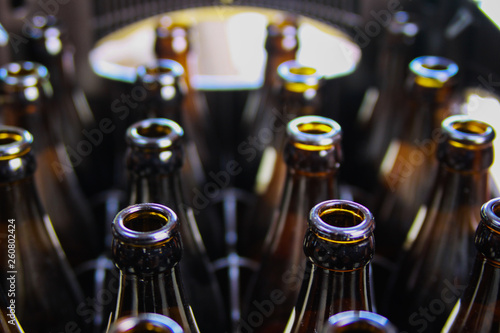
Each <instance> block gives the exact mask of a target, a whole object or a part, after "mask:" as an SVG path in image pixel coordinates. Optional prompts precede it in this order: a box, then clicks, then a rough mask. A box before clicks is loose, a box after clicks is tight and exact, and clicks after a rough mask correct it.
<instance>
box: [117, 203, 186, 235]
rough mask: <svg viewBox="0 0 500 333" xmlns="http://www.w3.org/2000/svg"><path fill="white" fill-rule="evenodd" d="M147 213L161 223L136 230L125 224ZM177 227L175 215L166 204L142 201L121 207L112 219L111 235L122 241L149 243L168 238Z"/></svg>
mask: <svg viewBox="0 0 500 333" xmlns="http://www.w3.org/2000/svg"><path fill="white" fill-rule="evenodd" d="M144 215H148V216H149V217H150V218H154V219H156V220H158V222H161V223H163V225H161V226H159V227H157V228H155V229H152V230H149V231H138V230H134V229H131V228H129V227H128V226H127V224H128V223H129V222H130V221H132V220H134V219H137V218H142V217H143V216H144ZM176 228H177V215H176V214H175V213H174V211H173V210H172V209H170V208H168V207H167V206H164V205H161V204H157V203H142V204H135V205H131V206H128V207H126V208H124V209H122V210H121V211H120V212H118V214H117V215H116V217H115V219H114V220H113V224H112V230H113V235H114V236H115V237H117V238H119V239H120V240H122V241H125V242H127V243H132V244H138V245H151V244H156V243H161V242H163V241H166V240H168V239H170V238H171V237H172V236H173V232H174V231H175V230H176Z"/></svg>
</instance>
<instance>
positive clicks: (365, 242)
mask: <svg viewBox="0 0 500 333" xmlns="http://www.w3.org/2000/svg"><path fill="white" fill-rule="evenodd" d="M374 227H375V222H374V219H373V216H372V214H371V213H370V211H369V210H368V209H366V208H365V207H364V206H362V205H360V204H357V203H354V202H352V201H347V200H328V201H324V202H321V203H319V204H317V205H316V206H314V208H313V209H312V210H311V212H310V214H309V228H308V229H307V232H306V236H305V238H304V253H305V254H306V256H307V260H306V262H305V263H306V265H305V268H304V278H303V280H302V286H301V289H300V294H299V298H298V300H297V303H296V305H295V307H294V308H293V310H292V311H291V315H290V319H289V321H288V323H287V325H286V329H285V331H284V332H290V333H291V332H293V333H302V332H321V331H322V329H323V328H324V326H325V323H326V322H327V320H328V319H329V318H330V317H331V316H333V315H334V314H337V313H339V312H343V311H348V310H363V311H372V312H373V311H374V310H375V309H374V303H373V299H372V295H371V294H372V282H371V274H370V261H371V259H372V257H373V253H374V251H375V242H374V236H373V229H374ZM269 332H274V331H269Z"/></svg>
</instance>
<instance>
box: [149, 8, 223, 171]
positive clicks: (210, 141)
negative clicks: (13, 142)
mask: <svg viewBox="0 0 500 333" xmlns="http://www.w3.org/2000/svg"><path fill="white" fill-rule="evenodd" d="M155 32H156V36H155V37H156V38H155V55H156V58H157V62H158V63H159V64H160V66H161V63H162V61H163V60H165V59H169V60H174V61H176V62H177V63H179V64H180V65H181V66H182V68H183V69H184V73H183V75H182V81H183V85H184V87H183V97H184V98H183V100H182V108H183V114H182V117H183V119H182V120H178V119H174V118H172V119H173V120H175V121H177V122H178V123H179V124H181V126H182V127H184V129H185V130H186V133H187V134H188V136H189V137H190V138H191V139H192V140H193V142H194V143H195V145H196V148H197V150H198V155H199V156H200V158H201V163H202V165H203V167H204V169H205V170H212V171H214V170H219V160H218V158H217V157H218V156H219V155H220V151H219V146H220V144H219V142H217V139H218V135H217V133H216V132H215V131H214V125H215V123H214V122H213V117H212V115H211V114H210V109H209V105H208V101H207V98H206V95H205V93H204V92H202V91H200V90H199V89H197V88H196V87H193V85H192V82H191V81H192V78H191V75H192V73H191V72H192V71H191V67H192V66H191V65H192V62H193V59H192V57H193V54H192V50H191V40H190V26H189V25H188V24H184V23H179V22H176V21H175V20H173V18H172V17H171V16H169V15H164V16H162V17H161V18H160V19H159V21H158V25H157V27H156V30H155ZM156 117H165V115H157V116H156ZM167 118H169V117H167ZM190 149H191V148H190Z"/></svg>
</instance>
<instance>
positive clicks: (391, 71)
mask: <svg viewBox="0 0 500 333" xmlns="http://www.w3.org/2000/svg"><path fill="white" fill-rule="evenodd" d="M415 21H416V18H415V17H414V15H411V14H410V13H408V12H397V13H395V14H394V15H393V16H392V19H391V22H390V23H389V24H388V26H387V27H386V30H385V34H384V36H383V39H382V45H381V46H380V54H379V55H378V58H377V67H376V82H375V86H373V87H371V88H369V89H368V90H367V91H366V93H365V96H364V99H363V101H362V103H361V108H360V110H359V112H358V118H357V119H356V130H357V134H358V135H359V138H358V139H359V141H358V145H359V146H358V147H359V150H357V151H356V152H355V156H356V166H357V167H356V168H353V169H354V170H355V171H356V173H355V174H353V175H352V176H351V177H352V182H353V183H355V184H357V185H358V186H360V187H362V188H364V189H365V190H368V191H370V190H371V189H372V187H373V186H374V185H375V181H376V179H377V172H378V168H379V167H380V164H381V163H382V159H383V157H384V154H385V152H386V151H387V148H388V147H389V144H390V142H391V140H392V139H394V137H395V136H396V135H397V133H398V130H400V129H401V126H402V123H401V119H402V116H403V115H404V112H401V110H402V107H403V105H404V100H405V98H406V94H407V91H406V90H405V79H406V77H407V74H408V64H409V63H410V61H411V60H412V59H413V58H414V57H415V53H416V50H415V49H416V47H417V45H416V43H415V39H416V36H417V34H418V30H419V28H418V25H417V23H416V22H415ZM347 172H349V171H347ZM367 200H368V199H367Z"/></svg>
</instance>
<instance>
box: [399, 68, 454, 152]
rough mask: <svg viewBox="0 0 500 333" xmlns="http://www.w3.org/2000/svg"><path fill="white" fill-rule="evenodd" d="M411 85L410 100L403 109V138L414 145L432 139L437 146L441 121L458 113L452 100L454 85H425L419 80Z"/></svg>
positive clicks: (431, 143)
mask: <svg viewBox="0 0 500 333" xmlns="http://www.w3.org/2000/svg"><path fill="white" fill-rule="evenodd" d="M413 79H415V78H413ZM411 86H412V87H411V89H410V92H409V97H408V102H407V104H406V108H405V109H404V110H403V112H405V113H406V116H405V126H404V127H403V128H404V130H402V132H401V133H400V135H401V138H402V140H403V141H408V142H410V143H411V144H413V145H421V143H422V142H424V140H431V141H429V145H433V146H435V145H436V141H438V139H439V133H440V132H439V130H440V127H441V122H442V121H443V120H444V119H445V118H446V117H448V116H450V115H452V114H454V113H456V110H455V109H454V108H453V106H452V102H451V99H452V93H453V90H454V89H453V86H452V84H451V83H450V84H443V86H442V87H439V88H437V87H425V86H422V85H420V84H418V83H417V82H412V83H411ZM419 142H420V144H419ZM425 142H427V141H425Z"/></svg>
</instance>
